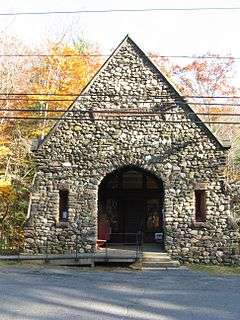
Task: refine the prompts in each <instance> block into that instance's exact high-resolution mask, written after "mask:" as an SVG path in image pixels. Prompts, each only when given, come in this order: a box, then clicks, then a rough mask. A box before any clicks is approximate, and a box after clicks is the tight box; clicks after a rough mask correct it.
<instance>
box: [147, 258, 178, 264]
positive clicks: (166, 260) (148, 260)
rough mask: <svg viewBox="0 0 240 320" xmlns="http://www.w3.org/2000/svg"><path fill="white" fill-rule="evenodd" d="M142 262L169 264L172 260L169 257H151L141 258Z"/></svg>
mask: <svg viewBox="0 0 240 320" xmlns="http://www.w3.org/2000/svg"><path fill="white" fill-rule="evenodd" d="M142 261H144V262H152V263H154V262H170V261H172V259H171V258H170V257H163V258H157V257H151V258H145V257H144V258H143V259H142Z"/></svg>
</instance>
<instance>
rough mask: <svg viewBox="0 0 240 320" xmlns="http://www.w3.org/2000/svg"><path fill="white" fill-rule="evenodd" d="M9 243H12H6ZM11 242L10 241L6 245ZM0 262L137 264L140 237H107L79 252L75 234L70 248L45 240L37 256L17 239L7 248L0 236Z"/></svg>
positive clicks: (140, 235) (122, 234) (139, 254)
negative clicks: (98, 244)
mask: <svg viewBox="0 0 240 320" xmlns="http://www.w3.org/2000/svg"><path fill="white" fill-rule="evenodd" d="M8 240H9V241H8V243H12V240H13V239H8ZM10 240H11V241H10ZM0 241H1V242H0V256H1V257H0V258H1V259H4V258H6V259H11V260H45V261H46V262H49V261H50V260H69V259H71V260H75V261H76V262H78V261H80V260H81V261H83V262H84V260H86V259H88V261H89V264H91V265H94V264H95V262H99V261H101V262H111V261H116V262H117V261H119V262H121V261H122V262H124V261H125V262H126V261H128V260H129V261H130V260H131V259H132V260H134V261H135V260H138V259H140V258H141V255H142V233H141V232H137V233H111V235H110V240H109V241H106V242H105V243H104V245H103V246H102V247H97V243H92V247H91V249H89V252H83V243H82V241H81V238H80V234H75V240H73V241H72V243H71V245H70V244H65V243H62V244H59V243H57V244H55V243H54V242H53V241H52V240H51V239H48V238H47V239H46V240H45V242H44V243H42V245H38V253H29V254H28V253H25V250H24V247H23V246H22V245H20V241H19V242H18V241H17V239H16V241H15V242H14V243H15V245H14V246H11V247H9V246H7V245H6V243H7V240H6V237H3V235H2V234H1V235H0Z"/></svg>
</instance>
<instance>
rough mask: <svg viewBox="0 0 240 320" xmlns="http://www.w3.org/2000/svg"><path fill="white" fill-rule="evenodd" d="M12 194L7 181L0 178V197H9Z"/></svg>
mask: <svg viewBox="0 0 240 320" xmlns="http://www.w3.org/2000/svg"><path fill="white" fill-rule="evenodd" d="M12 192H13V189H12V184H11V181H10V180H9V179H5V178H0V196H10V195H11V194H12Z"/></svg>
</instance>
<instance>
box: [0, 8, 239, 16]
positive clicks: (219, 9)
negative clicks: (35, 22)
mask: <svg viewBox="0 0 240 320" xmlns="http://www.w3.org/2000/svg"><path fill="white" fill-rule="evenodd" d="M225 10H226V11H233V10H234V11H235V10H240V7H191V8H142V9H103V10H97V9H96V10H73V11H41V12H4V13H0V16H20V15H21V16H22V15H50V14H81V13H84V14H85V13H114V12H116V13H121V12H123V13H124V12H158V11H225Z"/></svg>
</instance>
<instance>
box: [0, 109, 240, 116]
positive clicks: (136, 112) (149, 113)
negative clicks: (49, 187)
mask: <svg viewBox="0 0 240 320" xmlns="http://www.w3.org/2000/svg"><path fill="white" fill-rule="evenodd" d="M0 112H23V113H35V112H36V113H38V112H40V113H50V112H52V113H64V112H67V113H71V114H74V113H77V114H84V115H86V114H90V115H93V114H104V115H106V114H110V115H112V114H114V115H121V116H129V115H134V116H136V117H139V116H165V115H187V116H194V115H201V116H231V117H240V113H209V112H174V111H172V112H168V111H164V112H161V111H158V112H157V111H149V110H148V111H147V110H139V109H135V110H134V109H131V110H126V109H124V110H123V109H122V110H121V109H115V110H113V109H105V110H104V109H103V110H94V109H91V110H68V109H56V110H54V109H46V110H43V109H35V110H34V109H0Z"/></svg>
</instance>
